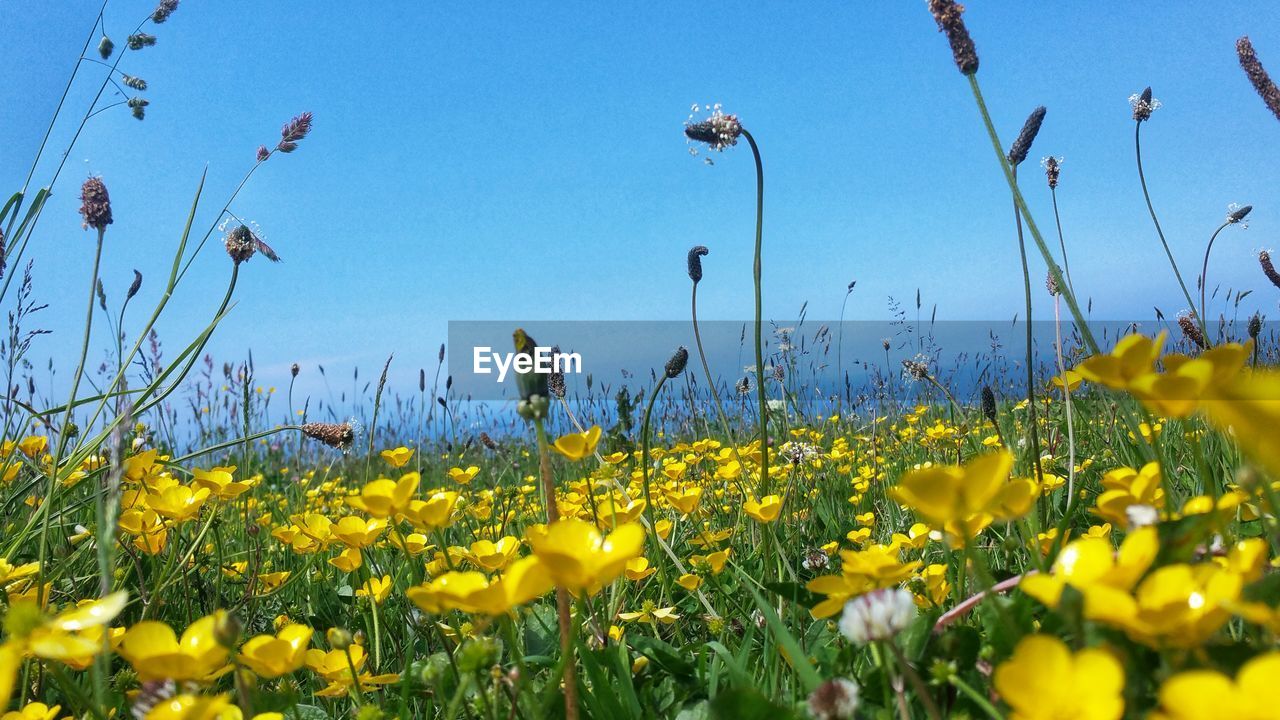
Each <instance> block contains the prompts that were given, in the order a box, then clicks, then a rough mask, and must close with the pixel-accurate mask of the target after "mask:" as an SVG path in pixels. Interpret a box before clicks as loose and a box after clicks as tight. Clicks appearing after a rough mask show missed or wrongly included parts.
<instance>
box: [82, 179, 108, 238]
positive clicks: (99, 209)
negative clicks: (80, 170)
mask: <svg viewBox="0 0 1280 720" xmlns="http://www.w3.org/2000/svg"><path fill="white" fill-rule="evenodd" d="M80 216H81V217H83V218H84V228H85V229H86V230H88V229H89V228H93V229H95V230H99V231H102V230H106V229H107V226H108V225H110V224H111V223H112V218H111V196H110V195H108V194H107V186H106V185H104V184H103V182H102V178H100V177H91V178H89V179H88V180H85V181H84V185H82V186H81V187H80Z"/></svg>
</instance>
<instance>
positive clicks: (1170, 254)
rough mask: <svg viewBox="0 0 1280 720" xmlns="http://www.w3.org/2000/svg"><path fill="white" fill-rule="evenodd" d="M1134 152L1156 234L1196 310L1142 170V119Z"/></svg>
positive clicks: (1202, 327)
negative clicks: (1148, 190)
mask: <svg viewBox="0 0 1280 720" xmlns="http://www.w3.org/2000/svg"><path fill="white" fill-rule="evenodd" d="M1133 153H1134V156H1135V157H1136V158H1137V160H1138V182H1139V184H1141V185H1142V197H1143V199H1145V200H1146V201H1147V212H1149V213H1151V222H1152V223H1153V224H1155V226H1156V235H1158V236H1159V237H1160V245H1161V246H1162V247H1163V248H1164V254H1165V255H1166V256H1167V257H1168V258H1169V266H1170V267H1172V268H1173V276H1174V277H1176V278H1177V279H1178V287H1180V288H1182V294H1183V296H1185V297H1186V299H1187V307H1188V308H1189V309H1190V310H1191V312H1195V309H1196V301H1195V300H1192V299H1191V292H1190V291H1189V290H1187V283H1186V282H1185V281H1183V279H1182V271H1180V270H1179V269H1178V262H1177V261H1176V260H1174V259H1173V251H1172V250H1170V249H1169V242H1168V241H1167V240H1165V238H1164V230H1162V229H1161V228H1160V220H1159V219H1158V218H1156V209H1155V206H1153V205H1152V204H1151V194H1150V193H1149V192H1147V176H1146V174H1144V173H1143V172H1142V121H1141V120H1139V121H1138V122H1136V123H1135V124H1134V128H1133ZM1199 320H1200V331H1201V332H1203V333H1204V334H1205V335H1206V336H1207V335H1208V334H1209V332H1208V328H1207V327H1206V326H1205V324H1204V318H1203V317H1201V318H1199Z"/></svg>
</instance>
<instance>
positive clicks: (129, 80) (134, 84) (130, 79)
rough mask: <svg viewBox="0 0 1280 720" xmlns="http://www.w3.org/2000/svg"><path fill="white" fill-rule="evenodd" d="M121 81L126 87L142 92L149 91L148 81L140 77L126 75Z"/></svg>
mask: <svg viewBox="0 0 1280 720" xmlns="http://www.w3.org/2000/svg"><path fill="white" fill-rule="evenodd" d="M120 81H121V82H123V83H124V85H125V87H130V88H133V89H134V90H138V91H140V92H141V91H144V90H146V89H147V81H146V80H143V79H142V78H140V77H134V76H133V75H125V76H124V77H123V78H121V80H120Z"/></svg>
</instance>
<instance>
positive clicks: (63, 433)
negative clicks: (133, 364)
mask: <svg viewBox="0 0 1280 720" xmlns="http://www.w3.org/2000/svg"><path fill="white" fill-rule="evenodd" d="M97 230H98V242H97V244H96V247H95V249H94V252H93V273H92V274H91V275H90V278H89V309H88V310H87V311H86V312H85V318H84V336H83V337H82V339H81V341H80V360H79V361H78V362H77V363H76V371H75V373H74V374H72V376H71V395H70V396H69V397H68V399H67V409H66V410H65V411H64V412H63V413H62V426H61V427H59V428H58V445H57V448H56V449H55V451H54V454H53V464H52V465H50V466H49V469H48V471H47V472H48V475H49V485H48V487H47V489H46V490H45V494H44V498H43V500H44V502H42V503H41V505H40V512H41V519H40V550H39V553H38V556H37V557H38V558H39V563H40V575H39V578H38V580H37V583H36V598H37V601H38V602H39V603H43V602H44V600H45V594H44V593H45V590H44V579H45V560H46V559H47V558H48V556H49V525H50V520H51V519H52V515H51V513H52V507H53V496H54V493H56V492H57V490H58V474H59V463H60V461H61V460H62V452H63V451H64V450H65V449H66V447H67V441H68V440H70V439H71V438H70V435H69V434H68V432H67V431H68V430H69V429H70V427H71V414H72V411H73V410H74V408H75V400H76V394H77V393H78V392H79V391H80V380H81V379H82V378H83V377H84V364H85V360H86V358H88V356H89V338H90V336H91V334H92V331H93V303H94V299H95V298H94V295H95V293H96V292H97V289H98V270H99V269H100V268H101V266H102V240H103V238H104V237H105V236H106V233H107V230H106V226H105V225H104V226H102V227H99V228H98V229H97Z"/></svg>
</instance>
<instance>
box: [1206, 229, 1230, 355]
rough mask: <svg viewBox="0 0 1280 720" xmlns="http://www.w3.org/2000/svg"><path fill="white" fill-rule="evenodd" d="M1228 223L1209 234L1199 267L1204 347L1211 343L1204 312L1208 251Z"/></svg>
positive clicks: (1211, 248)
mask: <svg viewBox="0 0 1280 720" xmlns="http://www.w3.org/2000/svg"><path fill="white" fill-rule="evenodd" d="M1230 224H1231V221H1230V220H1227V221H1226V222H1224V223H1222V224H1221V225H1219V226H1218V229H1217V230H1214V231H1213V235H1210V236H1209V244H1208V245H1207V246H1205V249H1204V266H1203V267H1201V269H1200V329H1201V330H1202V331H1203V332H1204V345H1205V347H1206V348H1207V347H1209V346H1210V345H1212V344H1213V343H1212V342H1210V341H1209V326H1208V323H1209V316H1208V315H1206V314H1205V292H1206V291H1207V290H1208V289H1209V253H1210V252H1212V251H1213V241H1214V240H1217V239H1218V234H1219V233H1221V232H1222V230H1223V228H1225V227H1226V226H1228V225H1230Z"/></svg>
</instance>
